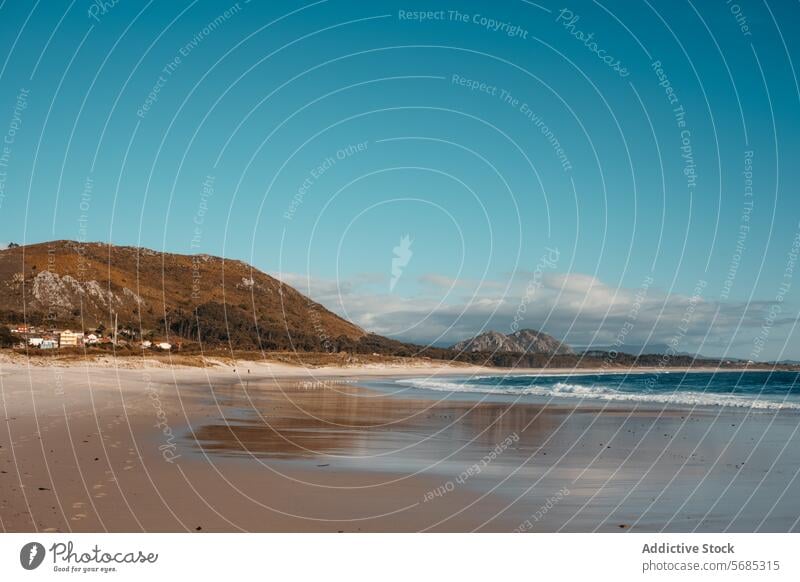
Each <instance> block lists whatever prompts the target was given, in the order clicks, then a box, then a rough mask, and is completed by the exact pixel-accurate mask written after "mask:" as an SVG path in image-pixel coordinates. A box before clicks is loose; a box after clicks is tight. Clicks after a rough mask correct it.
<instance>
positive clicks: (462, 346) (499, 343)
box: [452, 329, 574, 355]
mask: <svg viewBox="0 0 800 582" xmlns="http://www.w3.org/2000/svg"><path fill="white" fill-rule="evenodd" d="M452 349H453V350H457V351H459V352H514V353H521V354H553V355H565V354H572V353H574V352H573V351H572V348H570V347H569V346H568V345H566V344H564V343H562V342H560V341H558V340H557V339H556V338H554V337H553V336H551V335H547V334H546V333H542V332H540V331H536V330H534V329H521V330H519V331H517V332H514V333H512V334H508V335H506V334H502V333H500V332H498V331H487V332H485V333H482V334H480V335H477V336H475V337H473V338H471V339H467V340H464V341H461V342H458V343H457V344H455V345H454V346H453V347H452Z"/></svg>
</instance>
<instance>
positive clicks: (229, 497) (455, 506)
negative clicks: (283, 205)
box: [0, 361, 800, 532]
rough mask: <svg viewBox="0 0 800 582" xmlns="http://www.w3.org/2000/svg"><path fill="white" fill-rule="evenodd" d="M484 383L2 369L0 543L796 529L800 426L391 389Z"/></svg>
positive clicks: (110, 367)
mask: <svg viewBox="0 0 800 582" xmlns="http://www.w3.org/2000/svg"><path fill="white" fill-rule="evenodd" d="M486 371H487V370H486V369H482V368H476V367H466V366H459V367H447V366H442V367H432V366H427V367H422V368H420V367H413V366H412V367H405V368H403V367H390V366H384V367H381V366H374V367H368V368H364V367H361V368H317V369H313V370H306V369H302V368H297V367H293V366H288V365H284V364H264V363H254V362H237V363H236V364H235V365H227V366H216V367H211V368H189V367H170V366H168V365H163V363H156V362H150V363H144V365H142V364H141V362H140V364H139V365H126V366H125V367H120V366H115V365H114V362H102V361H101V362H91V363H86V364H83V365H82V364H80V363H75V364H73V365H56V366H54V365H52V364H50V365H26V364H24V363H20V362H18V361H15V362H11V361H5V362H3V363H2V364H1V365H0V398H1V400H0V406H2V414H1V415H0V420H2V423H3V426H0V527H2V530H3V531H8V532H12V531H14V532H28V531H60V532H68V531H74V532H92V531H124V532H136V531H323V532H337V531H347V532H350V531H498V532H508V531H662V530H663V531H672V532H682V531H790V530H797V529H798V526H797V523H796V520H797V518H798V516H800V495H798V493H800V483H798V480H796V479H795V475H796V471H797V468H798V467H800V447H798V446H797V441H798V439H800V437H798V435H797V434H796V428H797V426H798V420H800V415H798V414H797V413H796V412H794V411H785V410H784V411H774V410H773V411H755V412H754V411H749V412H748V411H746V410H730V409H727V408H722V407H705V408H694V409H690V408H677V407H673V408H669V409H665V408H664V407H657V406H652V405H651V406H649V407H642V406H634V405H632V404H627V403H625V404H623V403H613V405H610V404H604V403H598V402H596V401H595V402H590V401H578V400H576V401H575V402H571V403H557V404H553V403H550V404H540V403H535V402H527V401H520V400H517V399H506V400H502V399H495V400H488V399H480V400H475V399H472V400H469V399H457V398H453V397H448V398H444V397H443V395H442V394H436V393H425V392H424V391H418V390H417V391H408V390H406V391H402V392H400V393H394V394H393V393H390V391H389V390H386V389H382V388H381V385H383V386H384V387H385V386H387V385H388V386H390V385H391V380H392V378H393V377H400V376H409V375H417V376H422V375H425V376H427V375H431V374H440V375H444V374H460V375H464V374H477V373H485V372H486ZM495 372H496V370H495ZM581 372H585V370H581ZM548 373H555V371H554V370H548Z"/></svg>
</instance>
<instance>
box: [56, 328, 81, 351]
mask: <svg viewBox="0 0 800 582" xmlns="http://www.w3.org/2000/svg"><path fill="white" fill-rule="evenodd" d="M58 345H59V347H62V348H77V347H78V346H80V345H83V334H82V333H75V332H73V331H71V330H69V329H67V330H64V331H62V332H61V334H60V335H59V338H58Z"/></svg>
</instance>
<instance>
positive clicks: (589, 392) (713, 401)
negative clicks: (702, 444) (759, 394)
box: [396, 378, 800, 410]
mask: <svg viewBox="0 0 800 582" xmlns="http://www.w3.org/2000/svg"><path fill="white" fill-rule="evenodd" d="M396 382H397V383H398V384H403V385H406V386H412V387H414V388H420V389H422V390H436V391H440V392H474V393H481V394H502V395H510V396H523V395H532V396H545V397H550V398H587V399H594V400H607V401H614V402H650V403H657V404H678V405H683V406H733V407H736V408H757V409H770V410H779V409H792V410H800V402H796V401H791V402H788V401H782V400H777V399H776V400H765V399H763V398H756V397H747V396H742V395H736V396H734V395H731V394H715V393H713V392H696V391H690V390H686V391H679V392H662V393H658V392H623V391H621V390H617V389H615V388H611V387H608V386H600V385H597V384H595V385H586V384H574V383H567V382H557V383H555V384H553V385H552V386H537V385H535V384H531V385H530V386H524V387H508V386H485V385H481V384H470V383H469V382H454V381H450V382H448V381H442V380H431V379H427V378H411V379H404V380H396Z"/></svg>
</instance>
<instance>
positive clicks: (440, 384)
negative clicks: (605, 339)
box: [395, 370, 800, 410]
mask: <svg viewBox="0 0 800 582" xmlns="http://www.w3.org/2000/svg"><path fill="white" fill-rule="evenodd" d="M799 381H800V372H789V371H763V372H762V371H757V372H755V371H739V370H737V371H729V370H726V371H716V372H683V371H680V372H679V371H658V372H636V373H620V374H617V373H614V374H610V373H603V374H580V373H573V374H568V375H554V374H549V373H547V372H542V373H541V374H533V375H522V374H514V373H513V372H512V373H508V374H497V375H481V376H469V377H467V376H464V377H446V378H445V377H429V378H422V377H420V378H407V379H400V380H396V381H395V383H396V384H399V385H401V386H404V387H410V388H413V389H419V390H426V391H439V392H449V393H451V394H453V395H457V394H461V393H474V394H476V395H478V394H486V395H504V396H506V397H507V396H519V397H528V398H525V399H526V400H527V399H529V398H530V397H533V398H534V399H536V400H541V399H542V398H544V399H546V400H551V399H556V400H560V399H570V400H574V399H581V400H586V401H614V402H631V403H635V402H642V403H654V404H664V405H670V404H673V405H683V406H733V407H740V408H757V409H775V410H777V409H797V410H800V382H799Z"/></svg>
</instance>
